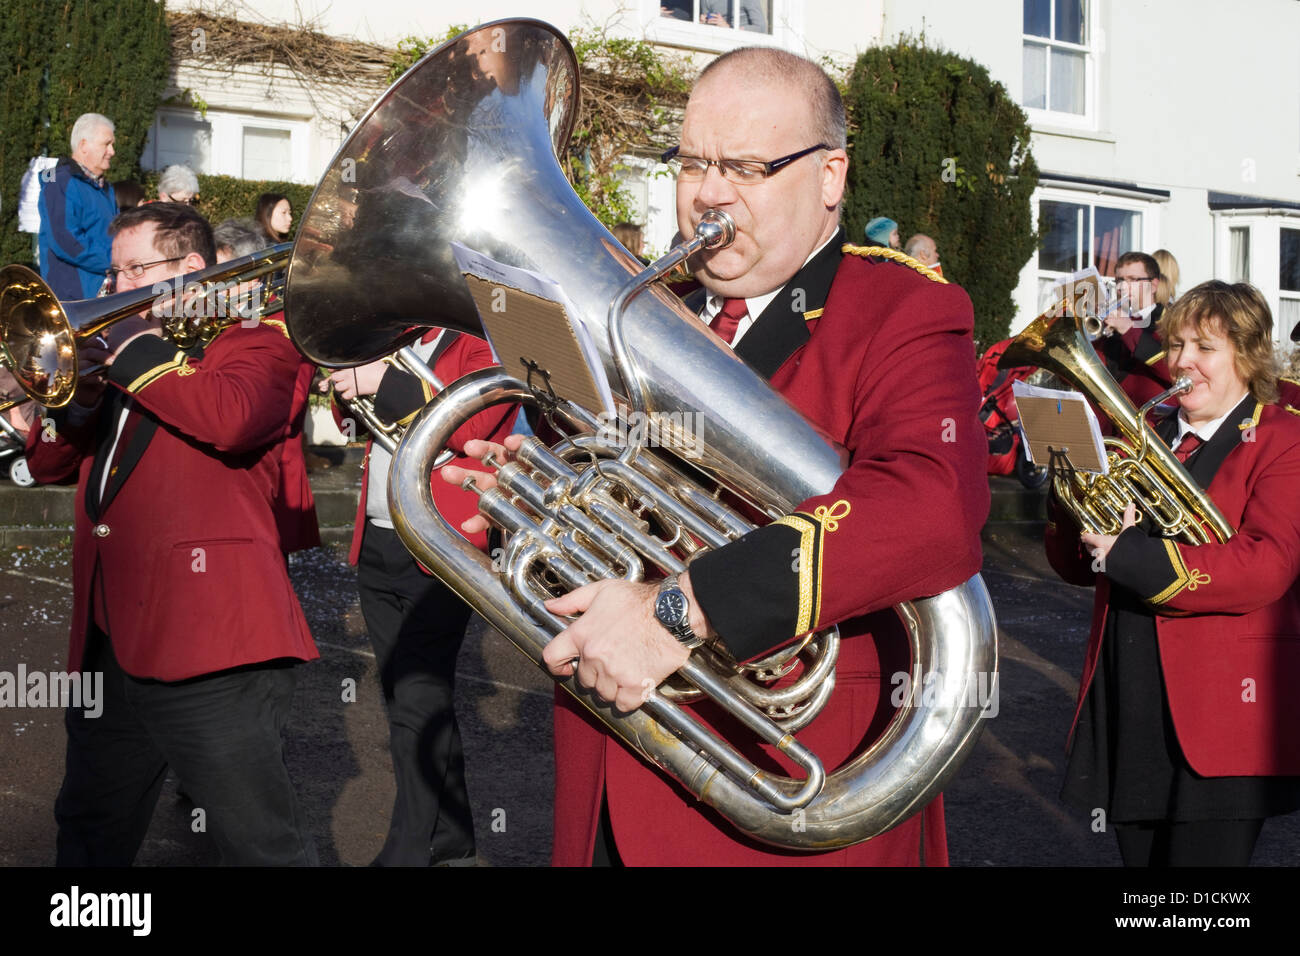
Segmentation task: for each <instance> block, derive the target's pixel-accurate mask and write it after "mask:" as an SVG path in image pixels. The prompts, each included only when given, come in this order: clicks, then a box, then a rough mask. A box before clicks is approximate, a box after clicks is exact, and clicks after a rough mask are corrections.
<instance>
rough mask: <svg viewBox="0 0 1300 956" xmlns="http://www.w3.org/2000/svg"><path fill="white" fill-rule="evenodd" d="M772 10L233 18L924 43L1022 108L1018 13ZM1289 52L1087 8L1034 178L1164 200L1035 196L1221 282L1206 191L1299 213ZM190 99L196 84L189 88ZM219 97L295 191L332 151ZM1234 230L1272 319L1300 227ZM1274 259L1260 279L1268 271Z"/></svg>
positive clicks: (1293, 10)
mask: <svg viewBox="0 0 1300 956" xmlns="http://www.w3.org/2000/svg"><path fill="white" fill-rule="evenodd" d="M182 2H184V0H182ZM770 2H771V9H772V11H773V16H772V24H771V36H765V35H759V34H754V33H748V32H745V31H738V30H724V29H719V28H712V27H706V26H703V25H699V24H690V23H683V22H680V21H671V20H666V19H664V18H662V17H660V16H659V2H658V0H532V2H523V0H479V2H478V3H476V4H475V5H474V6H473V8H472V11H471V8H469V7H467V6H466V5H465V4H463V3H461V2H459V0H457V2H450V0H435V2H434V3H426V4H419V5H411V4H408V3H406V2H404V0H402V2H398V0H257V4H256V9H255V11H253V10H252V9H251V8H249V7H248V5H247V4H245V14H242V15H247V16H249V17H250V18H253V19H261V20H262V21H264V22H271V23H278V22H290V23H293V22H299V16H300V15H301V16H302V17H304V18H306V19H309V20H312V19H314V20H315V21H316V22H317V25H318V26H319V28H321V29H323V30H324V31H325V32H327V33H332V34H337V35H340V36H349V37H354V38H357V39H361V40H366V41H370V42H375V43H380V44H385V45H394V44H396V42H397V41H398V40H399V39H401V38H403V37H406V36H411V35H417V36H426V37H427V36H437V35H441V34H442V33H443V32H445V30H446V29H447V27H448V26H450V25H451V24H454V23H465V22H467V21H469V20H471V19H473V20H475V21H477V22H485V21H488V20H493V19H500V18H507V17H518V16H529V17H537V18H540V19H544V20H547V21H549V22H551V23H553V24H555V25H556V26H557V27H559V28H561V29H564V30H571V29H572V28H574V27H578V26H588V27H592V26H604V27H605V28H607V29H609V30H610V31H611V32H613V33H615V34H623V35H629V36H636V37H643V38H648V39H652V40H655V41H656V42H660V43H663V44H665V45H668V46H673V47H675V48H678V49H682V50H693V51H696V52H697V53H699V55H700V58H701V61H702V62H703V60H705V59H707V56H708V55H711V54H713V53H717V52H721V51H722V50H725V49H728V48H730V47H731V46H734V45H737V44H740V43H752V42H758V43H771V44H776V45H780V46H784V47H786V48H789V49H792V50H795V51H796V52H800V53H804V54H806V55H810V56H813V57H817V58H820V57H823V56H829V57H831V58H833V59H835V60H837V61H838V62H841V63H849V62H851V61H852V59H853V57H854V56H855V55H856V54H857V53H858V52H859V51H861V50H862V49H864V48H866V47H867V46H870V45H872V44H875V43H892V42H894V41H895V40H896V39H897V38H898V37H900V36H903V35H911V36H920V35H921V34H924V36H925V38H926V42H927V43H929V44H930V45H933V46H938V47H944V48H947V49H950V50H953V51H954V52H957V53H959V54H962V55H964V56H969V57H971V58H973V59H975V60H977V61H978V62H980V63H982V64H984V65H985V66H986V67H987V68H988V69H989V71H990V73H991V75H992V76H993V78H994V79H996V80H999V81H1001V82H1002V83H1003V84H1004V85H1005V86H1006V87H1007V89H1008V91H1009V92H1010V94H1011V96H1012V97H1013V98H1015V99H1016V100H1017V101H1021V100H1022V99H1023V96H1024V79H1023V66H1022V63H1023V49H1024V39H1023V4H1022V2H1021V0H986V2H983V3H973V2H970V0H770ZM1297 40H1300V3H1296V2H1295V0H1251V2H1250V3H1248V4H1237V5H1225V4H1222V3H1220V2H1218V0H1123V2H1120V0H1091V2H1090V3H1089V19H1088V43H1089V49H1090V56H1091V66H1090V70H1089V75H1088V81H1087V96H1088V111H1087V114H1086V116H1084V117H1082V118H1076V117H1072V116H1067V115H1063V114H1052V113H1045V112H1039V111H1031V119H1032V122H1033V125H1034V131H1035V132H1034V136H1033V150H1034V155H1035V158H1036V160H1037V163H1038V166H1039V168H1040V170H1041V171H1042V172H1043V174H1044V177H1045V179H1047V178H1050V177H1051V176H1053V175H1056V176H1073V177H1084V178H1088V179H1096V180H1104V181H1109V182H1118V183H1132V184H1136V185H1137V186H1139V187H1142V188H1144V189H1147V190H1162V191H1165V192H1167V193H1168V196H1167V198H1164V197H1160V198H1153V197H1150V196H1148V197H1147V198H1145V199H1143V198H1141V197H1140V196H1139V197H1138V198H1134V197H1133V196H1127V197H1115V196H1108V195H1106V194H1105V190H1101V191H1100V192H1099V190H1097V189H1096V188H1080V187H1074V188H1072V189H1066V188H1064V187H1062V186H1061V184H1059V183H1058V184H1055V185H1050V186H1049V185H1048V184H1047V183H1045V185H1044V188H1043V189H1042V190H1040V196H1041V197H1043V198H1055V199H1056V200H1058V201H1065V200H1069V201H1076V200H1077V201H1079V202H1083V203H1097V204H1101V205H1104V206H1113V207H1115V208H1123V209H1132V210H1134V211H1140V212H1141V214H1142V229H1141V233H1140V240H1139V241H1140V245H1141V248H1142V249H1144V250H1145V251H1148V252H1149V251H1152V250H1154V249H1156V248H1159V247H1162V246H1163V247H1165V248H1168V249H1170V250H1171V251H1173V252H1174V254H1175V255H1176V256H1177V257H1178V259H1179V262H1180V265H1181V267H1182V287H1183V288H1184V289H1186V288H1188V287H1190V286H1191V285H1194V284H1195V283H1197V282H1200V281H1202V280H1204V279H1207V278H1211V277H1214V276H1219V277H1223V263H1224V262H1225V261H1226V258H1227V251H1226V248H1225V244H1226V242H1227V228H1228V225H1227V219H1228V218H1230V217H1225V216H1217V217H1216V216H1215V215H1213V214H1212V213H1211V212H1210V210H1209V209H1208V207H1207V204H1206V200H1207V195H1208V192H1209V191H1211V190H1213V191H1217V192H1223V193H1240V194H1248V195H1254V196H1261V197H1267V198H1270V199H1279V200H1285V201H1288V202H1296V203H1300V43H1297ZM181 82H185V83H188V82H189V81H188V80H178V83H181ZM203 82H204V81H203V79H202V78H195V83H198V84H200V85H202V83H203ZM253 85H254V87H255V86H256V83H255V82H254V84H253ZM228 86H230V84H228V83H226V84H219V85H218V86H216V87H213V88H212V89H213V90H214V91H215V92H216V94H217V95H216V96H214V95H213V94H212V93H210V92H209V91H208V90H209V88H208V87H203V89H202V95H203V96H204V98H205V99H207V100H208V101H209V103H211V104H212V105H213V106H214V107H216V105H217V101H218V99H220V98H221V97H225V98H226V99H227V100H228V101H229V110H230V111H231V112H232V114H234V113H238V114H240V115H241V116H242V115H262V116H266V115H269V114H270V113H274V112H277V111H279V112H281V113H282V115H284V116H285V117H286V118H288V117H291V116H292V117H296V120H295V121H296V122H300V123H305V124H307V125H308V126H309V127H310V129H309V131H308V132H307V133H306V134H304V135H305V136H306V138H307V139H308V141H309V142H308V145H307V146H306V147H305V150H303V151H301V155H303V156H305V159H303V160H302V161H303V162H305V164H306V166H307V172H306V174H305V176H304V177H303V178H304V179H305V180H306V181H312V180H314V179H315V178H317V177H319V175H320V174H321V173H322V172H323V170H324V167H325V164H326V162H327V161H328V158H329V156H330V155H332V153H333V151H334V149H335V148H336V147H337V145H338V142H339V137H340V135H341V129H340V128H339V122H340V121H341V120H340V117H339V116H337V115H332V114H329V113H328V112H326V113H325V114H323V115H322V113H321V112H320V111H319V110H318V109H315V108H313V106H312V104H310V103H307V104H306V105H304V103H303V102H302V101H301V100H294V97H293V95H291V94H284V95H285V96H286V97H287V100H286V102H284V103H270V102H267V101H266V100H265V98H263V101H262V102H260V103H259V102H257V96H256V92H257V91H256V90H249V91H241V90H239V89H238V88H237V86H238V85H237V84H236V88H230V89H227V87H228ZM265 89H266V88H265V87H262V90H261V92H263V93H264V92H265ZM196 91H199V90H198V88H197V87H196ZM289 100H293V102H289ZM304 111H305V112H304ZM305 116H309V117H311V119H310V120H308V119H305V118H304V117H305ZM295 155H300V153H295ZM295 178H297V174H295ZM634 193H635V195H636V197H637V201H638V203H639V204H640V205H641V206H642V210H641V211H642V213H643V214H644V215H645V216H646V220H647V230H646V233H647V235H646V238H647V243H648V245H649V247H650V248H651V249H654V250H658V249H660V248H662V247H663V245H664V244H666V242H667V240H668V239H669V238H671V235H672V232H673V231H674V229H675V225H674V223H673V218H674V217H673V211H672V202H671V189H670V188H666V187H665V184H664V182H663V181H659V180H654V179H650V180H648V181H642V182H641V183H640V184H639V185H638V186H637V188H636V189H635V190H634ZM1287 215H1289V214H1287ZM1231 218H1234V222H1235V224H1236V225H1241V224H1243V223H1246V224H1248V225H1250V226H1251V229H1252V254H1253V266H1254V267H1255V269H1256V271H1255V272H1253V273H1252V275H1251V279H1252V281H1255V282H1256V284H1258V285H1259V286H1260V287H1261V288H1262V289H1263V290H1264V292H1265V294H1266V295H1267V296H1268V297H1269V299H1270V301H1272V302H1274V303H1276V302H1277V295H1278V282H1277V275H1276V271H1277V268H1276V267H1277V261H1276V255H1277V252H1276V250H1277V244H1278V234H1277V229H1278V227H1279V224H1282V225H1286V226H1288V227H1293V228H1294V227H1300V218H1295V217H1293V218H1286V217H1285V216H1281V215H1277V214H1274V215H1263V214H1256V215H1253V216H1252V217H1250V219H1249V221H1247V220H1246V219H1243V218H1241V217H1239V216H1238V217H1231ZM904 226H905V229H906V224H904ZM938 238H939V239H940V242H941V243H942V237H938ZM1269 250H1271V251H1272V255H1273V259H1272V261H1271V263H1270V262H1269V261H1267V260H1266V258H1265V256H1266V253H1267V252H1268V251H1269ZM1270 273H1271V274H1270ZM1021 278H1022V281H1021V283H1020V285H1019V287H1018V289H1017V293H1016V303H1017V306H1018V314H1017V316H1016V317H1015V319H1014V320H1013V328H1019V327H1020V326H1023V324H1025V323H1026V322H1027V321H1029V319H1031V318H1032V317H1033V316H1034V315H1035V314H1036V313H1037V311H1038V307H1039V297H1040V285H1042V284H1043V282H1044V281H1045V280H1044V277H1043V276H1042V275H1040V273H1039V269H1038V263H1037V259H1036V258H1034V259H1031V260H1030V262H1029V263H1027V264H1026V266H1025V269H1024V271H1023V273H1022V277H1021Z"/></svg>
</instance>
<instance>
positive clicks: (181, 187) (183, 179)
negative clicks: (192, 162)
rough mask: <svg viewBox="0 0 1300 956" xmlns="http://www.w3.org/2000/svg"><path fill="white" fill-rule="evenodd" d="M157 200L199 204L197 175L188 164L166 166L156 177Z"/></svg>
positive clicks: (192, 204)
mask: <svg viewBox="0 0 1300 956" xmlns="http://www.w3.org/2000/svg"><path fill="white" fill-rule="evenodd" d="M158 201H159V202H179V203H185V204H186V205H187V206H197V205H198V204H199V177H198V176H196V175H194V170H192V169H190V168H189V167H188V166H181V165H176V166H168V167H167V168H166V169H164V170H163V174H162V175H161V176H160V177H158Z"/></svg>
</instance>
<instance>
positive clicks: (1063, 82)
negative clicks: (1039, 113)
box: [1051, 50, 1084, 115]
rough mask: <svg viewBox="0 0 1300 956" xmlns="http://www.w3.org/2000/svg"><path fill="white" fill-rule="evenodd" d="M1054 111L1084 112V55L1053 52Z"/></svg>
mask: <svg viewBox="0 0 1300 956" xmlns="http://www.w3.org/2000/svg"><path fill="white" fill-rule="evenodd" d="M1051 61H1052V109H1053V111H1055V112H1057V113H1078V114H1080V115H1082V114H1083V112H1084V95H1083V94H1084V88H1083V84H1084V55H1083V54H1082V53H1074V52H1068V51H1063V50H1052V52H1051Z"/></svg>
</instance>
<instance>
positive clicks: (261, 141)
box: [242, 126, 293, 180]
mask: <svg viewBox="0 0 1300 956" xmlns="http://www.w3.org/2000/svg"><path fill="white" fill-rule="evenodd" d="M291 140H292V138H291V136H290V134H289V131H288V130H287V129H263V128H259V127H256V126H245V127H244V153H243V163H242V168H243V177H244V178H245V179H278V180H289V179H291V178H292V174H293V158H292V153H291V151H290V144H291Z"/></svg>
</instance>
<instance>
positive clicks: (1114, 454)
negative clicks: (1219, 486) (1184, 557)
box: [998, 298, 1234, 545]
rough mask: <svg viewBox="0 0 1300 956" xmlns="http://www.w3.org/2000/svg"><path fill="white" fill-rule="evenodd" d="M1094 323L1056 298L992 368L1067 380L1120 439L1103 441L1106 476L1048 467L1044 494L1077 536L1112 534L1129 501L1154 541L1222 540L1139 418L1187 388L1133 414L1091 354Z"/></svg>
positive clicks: (1225, 535)
mask: <svg viewBox="0 0 1300 956" xmlns="http://www.w3.org/2000/svg"><path fill="white" fill-rule="evenodd" d="M1096 322H1097V320H1096V319H1095V318H1091V319H1090V317H1087V316H1083V317H1080V316H1077V315H1076V314H1075V313H1074V310H1073V309H1072V308H1071V307H1070V301H1069V299H1068V298H1067V299H1062V300H1060V301H1059V302H1057V303H1056V304H1055V305H1054V306H1052V307H1051V308H1050V309H1048V310H1047V311H1046V312H1044V313H1043V314H1042V315H1040V316H1039V317H1038V318H1036V319H1034V321H1033V322H1031V323H1029V325H1028V326H1026V327H1025V329H1024V330H1023V331H1022V332H1021V333H1020V334H1019V335H1018V336H1016V338H1015V339H1014V340H1013V341H1012V343H1011V344H1010V345H1009V346H1007V349H1006V351H1005V352H1004V353H1003V354H1002V358H1001V359H1000V360H999V361H998V368H1015V367H1017V366H1024V365H1035V366H1038V367H1039V368H1043V369H1046V370H1048V371H1049V372H1052V373H1053V374H1055V375H1057V376H1059V377H1060V378H1062V379H1064V380H1065V381H1067V382H1069V383H1070V384H1071V385H1073V386H1074V387H1075V388H1076V389H1078V390H1079V391H1080V392H1082V393H1083V395H1084V396H1085V397H1086V398H1087V399H1088V401H1090V402H1091V403H1092V404H1093V405H1094V406H1096V407H1097V408H1099V409H1100V410H1101V412H1102V413H1103V414H1104V415H1105V416H1106V417H1107V418H1109V419H1110V421H1111V422H1112V423H1113V424H1114V426H1115V428H1116V430H1117V431H1118V432H1119V434H1120V436H1121V437H1118V438H1116V437H1107V438H1106V439H1105V445H1106V450H1107V455H1106V457H1107V462H1108V470H1109V473H1108V474H1105V475H1091V474H1085V473H1082V472H1078V471H1075V470H1074V469H1072V468H1066V469H1061V468H1057V467H1055V465H1053V468H1052V492H1053V494H1054V495H1055V496H1056V499H1057V501H1059V502H1060V503H1061V504H1062V505H1063V506H1064V507H1065V508H1066V509H1067V510H1068V511H1069V512H1070V513H1071V514H1072V515H1073V516H1074V519H1075V520H1076V521H1077V522H1078V523H1079V527H1081V528H1082V529H1083V530H1085V531H1090V532H1093V533H1095V534H1119V532H1120V530H1121V528H1122V527H1123V522H1124V512H1125V510H1126V509H1127V507H1128V505H1129V503H1130V502H1132V503H1133V504H1135V505H1136V506H1137V511H1138V515H1139V517H1143V516H1145V517H1146V518H1147V519H1148V520H1150V521H1152V522H1154V523H1155V525H1156V526H1157V527H1158V528H1159V529H1160V533H1161V535H1162V536H1164V537H1166V538H1179V539H1180V540H1182V541H1184V542H1186V543H1187V544H1194V545H1195V544H1207V543H1209V542H1210V541H1217V542H1220V543H1222V542H1224V541H1227V540H1228V539H1229V538H1230V537H1232V535H1233V533H1234V532H1233V528H1232V525H1231V524H1229V523H1228V520H1227V519H1226V518H1224V517H1223V514H1222V512H1220V511H1219V509H1218V508H1217V507H1215V504H1214V502H1213V501H1211V500H1210V497H1209V495H1207V494H1206V493H1205V492H1204V491H1203V490H1201V487H1200V486H1199V485H1198V484H1197V483H1196V482H1195V481H1194V480H1193V479H1192V476H1191V475H1189V474H1188V473H1187V469H1186V468H1185V467H1183V463H1182V462H1180V461H1179V460H1178V459H1177V458H1176V457H1174V453H1173V452H1171V451H1170V450H1169V447H1168V446H1167V445H1166V444H1165V443H1164V442H1163V441H1162V440H1161V438H1160V436H1159V435H1157V434H1156V433H1155V430H1154V429H1152V428H1151V426H1150V425H1149V424H1148V423H1147V420H1146V417H1147V413H1148V412H1150V411H1151V410H1152V409H1153V408H1155V407H1156V406H1157V405H1160V404H1162V403H1163V402H1164V401H1166V400H1167V399H1168V398H1170V397H1171V396H1173V395H1176V394H1178V393H1179V392H1183V391H1186V390H1187V389H1188V388H1190V387H1191V381H1190V380H1185V379H1180V380H1179V381H1177V382H1175V383H1174V385H1173V387H1172V388H1169V389H1166V390H1165V391H1164V392H1163V393H1161V394H1160V395H1157V396H1155V397H1154V398H1152V399H1151V400H1150V401H1148V402H1147V403H1146V404H1144V405H1143V406H1142V408H1140V409H1138V408H1134V407H1133V403H1132V402H1131V401H1129V398H1128V396H1127V395H1125V394H1124V391H1123V390H1122V389H1121V388H1120V387H1119V384H1118V383H1117V382H1116V381H1115V379H1114V378H1113V377H1112V376H1111V375H1110V373H1109V372H1107V371H1106V366H1105V365H1103V364H1102V361H1101V359H1100V358H1098V356H1097V353H1096V351H1095V350H1094V349H1093V347H1092V344H1091V342H1090V341H1089V340H1090V339H1091V338H1094V337H1095V336H1093V335H1092V332H1091V330H1092V329H1093V328H1096V327H1097V325H1096Z"/></svg>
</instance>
